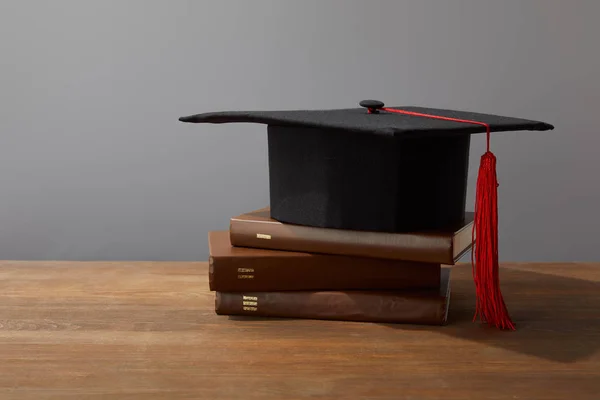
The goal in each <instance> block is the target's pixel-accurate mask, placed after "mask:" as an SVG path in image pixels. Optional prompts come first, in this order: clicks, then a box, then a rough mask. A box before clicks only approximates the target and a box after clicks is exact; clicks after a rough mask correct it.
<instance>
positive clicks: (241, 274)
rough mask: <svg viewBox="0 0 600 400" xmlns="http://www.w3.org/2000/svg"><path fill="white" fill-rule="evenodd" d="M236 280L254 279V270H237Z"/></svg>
mask: <svg viewBox="0 0 600 400" xmlns="http://www.w3.org/2000/svg"><path fill="white" fill-rule="evenodd" d="M237 270H238V276H237V278H238V279H254V268H238V269H237Z"/></svg>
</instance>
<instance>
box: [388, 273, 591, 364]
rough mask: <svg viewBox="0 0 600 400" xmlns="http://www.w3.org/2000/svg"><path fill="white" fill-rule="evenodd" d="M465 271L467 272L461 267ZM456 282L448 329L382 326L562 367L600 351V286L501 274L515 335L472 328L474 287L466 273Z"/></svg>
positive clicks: (558, 278) (548, 277)
mask: <svg viewBox="0 0 600 400" xmlns="http://www.w3.org/2000/svg"><path fill="white" fill-rule="evenodd" d="M460 268H464V267H460ZM461 272H462V273H461V274H460V275H459V277H458V278H456V279H453V280H452V294H451V299H450V310H449V316H448V324H447V325H446V326H444V327H425V326H415V325H393V324H384V325H386V326H389V327H391V328H395V329H404V330H422V331H425V330H427V331H431V330H440V332H441V333H443V334H446V335H449V336H453V337H456V338H460V339H464V340H470V341H475V342H480V343H483V344H486V345H489V346H493V347H497V348H502V349H507V350H511V351H515V352H519V353H523V354H527V355H532V356H536V357H541V358H544V359H548V360H552V361H558V362H565V363H569V362H575V361H578V360H581V359H585V358H588V357H590V356H592V355H593V354H595V353H596V352H597V351H598V349H599V348H600V282H591V281H586V280H582V279H575V278H571V277H561V276H555V275H549V274H542V273H537V272H531V271H522V270H516V269H510V268H503V269H502V275H501V284H502V292H503V296H504V299H505V302H506V304H507V307H508V309H509V312H510V314H511V317H512V319H513V321H514V322H515V324H516V328H517V330H516V331H500V330H497V329H494V328H490V327H487V326H485V325H482V324H480V323H474V322H472V321H473V313H474V310H475V292H474V284H473V281H472V279H471V275H470V270H469V274H465V273H464V271H461Z"/></svg>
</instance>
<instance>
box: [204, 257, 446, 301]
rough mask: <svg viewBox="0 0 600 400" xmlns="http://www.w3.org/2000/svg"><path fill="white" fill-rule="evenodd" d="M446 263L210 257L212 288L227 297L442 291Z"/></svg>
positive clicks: (319, 258) (334, 258)
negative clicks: (292, 292)
mask: <svg viewBox="0 0 600 400" xmlns="http://www.w3.org/2000/svg"><path fill="white" fill-rule="evenodd" d="M440 271H441V266H440V264H433V263H419V262H410V261H397V260H385V259H370V258H362V257H346V256H327V255H317V254H315V255H303V256H298V257H292V256H286V257H277V256H268V257H217V256H211V257H210V258H209V287H210V290H212V291H221V292H243V291H255V292H269V291H288V290H310V291H317V290H397V289H438V288H439V286H440Z"/></svg>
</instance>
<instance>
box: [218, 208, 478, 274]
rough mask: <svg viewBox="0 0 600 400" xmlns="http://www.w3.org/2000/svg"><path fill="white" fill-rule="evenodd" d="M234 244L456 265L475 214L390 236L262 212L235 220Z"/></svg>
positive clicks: (232, 224) (468, 240)
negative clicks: (442, 228)
mask: <svg viewBox="0 0 600 400" xmlns="http://www.w3.org/2000/svg"><path fill="white" fill-rule="evenodd" d="M229 226H230V229H229V230H230V240H231V244H232V245H233V246H239V247H251V248H262V249H273V250H285V251H298V252H308V253H320V254H336V255H346V256H357V257H372V258H384V259H395V260H405V261H418V262H426V263H438V264H447V265H454V264H455V263H456V261H458V259H459V258H460V257H461V256H462V255H463V254H464V253H466V252H467V251H468V250H469V249H470V248H471V246H472V243H473V241H472V239H473V237H472V228H473V213H467V215H466V217H465V220H464V221H463V222H462V223H461V224H459V225H458V226H455V227H452V228H449V229H448V230H446V231H423V232H410V233H386V232H370V231H351V230H343V229H328V228H317V227H311V226H303V225H294V224H286V223H282V222H279V221H276V220H274V219H272V218H271V217H270V213H269V208H263V209H260V210H256V211H253V212H250V213H246V214H242V215H239V216H237V217H233V218H231V219H230V224H229Z"/></svg>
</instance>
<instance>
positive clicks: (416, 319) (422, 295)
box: [215, 268, 450, 325]
mask: <svg viewBox="0 0 600 400" xmlns="http://www.w3.org/2000/svg"><path fill="white" fill-rule="evenodd" d="M449 277H450V271H449V268H443V269H442V273H441V285H440V288H439V289H437V290H432V289H426V290H404V291H317V292H308V291H297V292H243V293H225V292H216V298H215V312H216V313H217V314H219V315H246V316H257V317H278V318H306V319H323V320H339V321H357V322H382V323H406V324H421V325H444V324H445V323H446V320H447V315H448V305H449V301H450V279H449Z"/></svg>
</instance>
